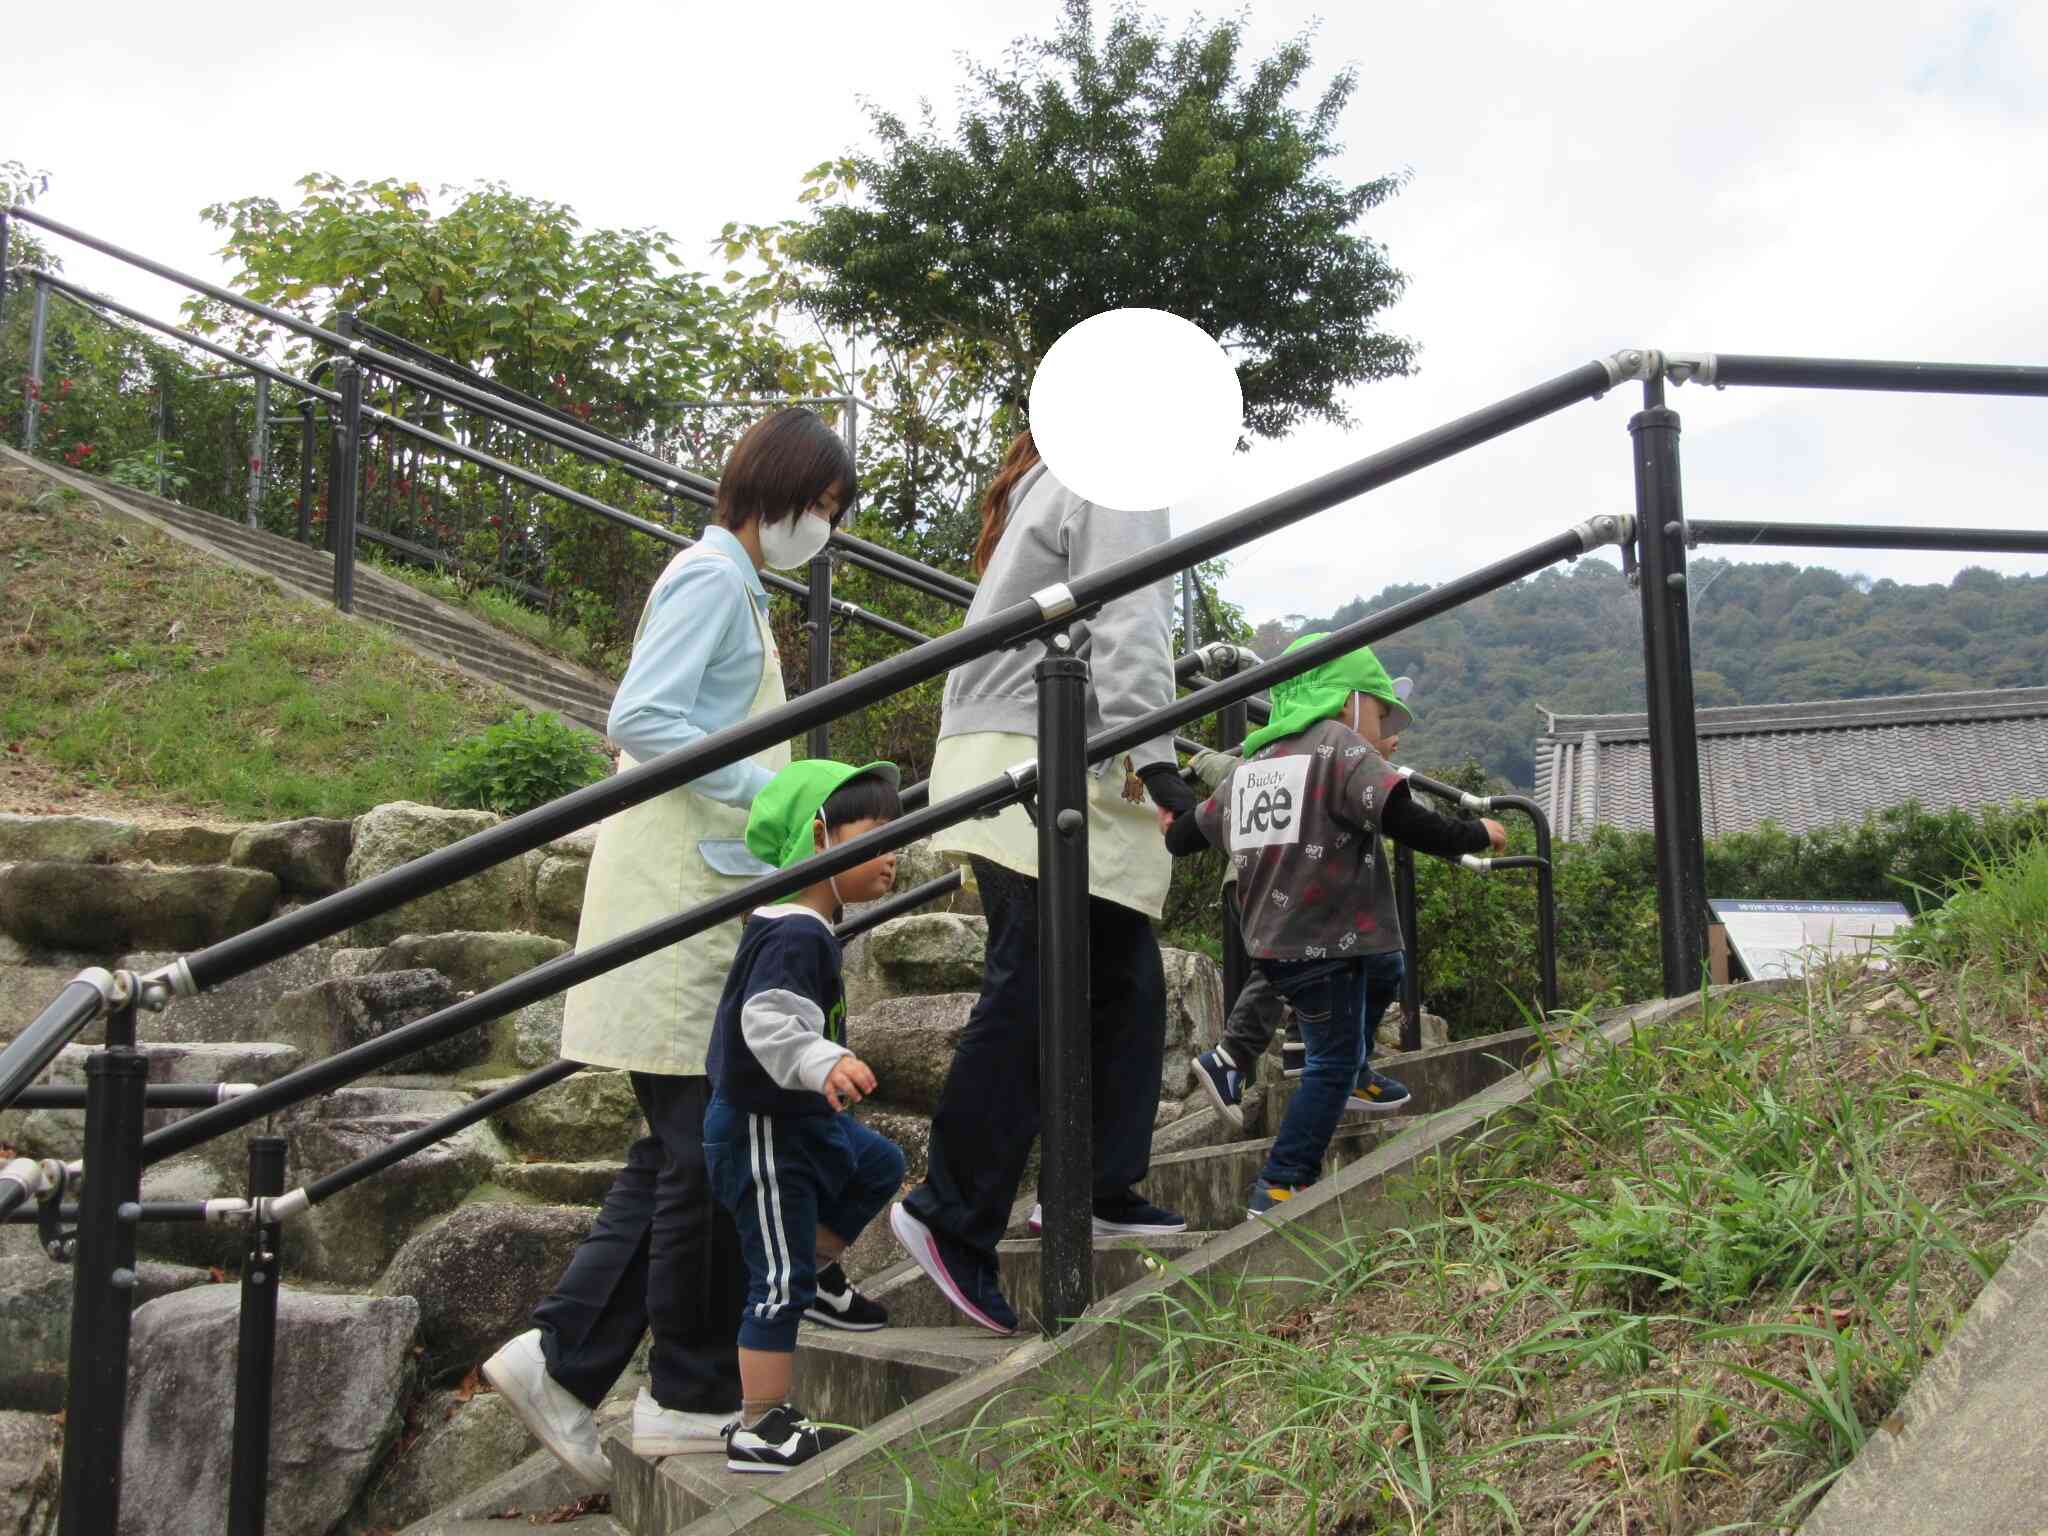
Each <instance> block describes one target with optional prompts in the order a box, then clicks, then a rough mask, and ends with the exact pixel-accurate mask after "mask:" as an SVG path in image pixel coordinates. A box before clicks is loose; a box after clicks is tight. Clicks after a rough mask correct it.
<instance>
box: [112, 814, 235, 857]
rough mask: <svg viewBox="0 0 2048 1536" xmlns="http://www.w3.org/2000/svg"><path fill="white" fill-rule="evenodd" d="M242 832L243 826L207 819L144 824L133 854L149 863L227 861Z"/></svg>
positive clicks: (138, 834)
mask: <svg viewBox="0 0 2048 1536" xmlns="http://www.w3.org/2000/svg"><path fill="white" fill-rule="evenodd" d="M239 835H240V829H239V828H236V827H229V826H217V825H211V824H208V823H204V822H188V823H186V824H184V825H182V826H172V827H143V828H141V829H140V830H139V831H138V833H137V836H136V839H135V852H134V854H133V855H132V857H133V858H135V859H138V860H141V861H142V862H144V863H147V864H225V863H227V862H228V853H229V850H231V849H232V848H233V847H234V846H235V839H236V837H238V836H239Z"/></svg>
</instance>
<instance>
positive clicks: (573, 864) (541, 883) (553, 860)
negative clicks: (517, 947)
mask: <svg viewBox="0 0 2048 1536" xmlns="http://www.w3.org/2000/svg"><path fill="white" fill-rule="evenodd" d="M527 857H528V858H529V859H530V860H531V861H532V870H533V923H534V926H535V927H536V928H538V929H539V930H540V931H541V932H542V933H545V934H550V935H552V936H553V937H555V938H558V939H567V940H568V941H569V942H571V943H574V942H575V939H576V928H577V925H578V924H580V923H581V922H582V921H583V889H584V887H585V886H586V885H587V884H588V883H589V881H590V859H589V856H588V855H585V856H584V857H582V858H570V857H566V856H564V855H562V854H556V853H542V852H541V851H540V850H538V849H536V850H535V852H534V853H532V854H529V855H528V856H527Z"/></svg>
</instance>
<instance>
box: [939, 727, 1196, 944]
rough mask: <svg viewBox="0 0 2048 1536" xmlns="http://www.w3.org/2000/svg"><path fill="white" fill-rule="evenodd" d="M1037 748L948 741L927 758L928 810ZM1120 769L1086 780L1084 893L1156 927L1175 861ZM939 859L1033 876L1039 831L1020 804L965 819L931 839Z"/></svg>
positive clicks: (990, 735) (1021, 739)
mask: <svg viewBox="0 0 2048 1536" xmlns="http://www.w3.org/2000/svg"><path fill="white" fill-rule="evenodd" d="M1037 758H1038V742H1037V741H1036V739H1034V738H1033V737H1030V736H1025V735H1022V734H1019V733H1017V732H1012V731H970V732H968V733H966V734H964V735H960V736H948V737H946V738H945V739H944V740H942V741H941V742H940V743H939V746H938V751H937V753H936V754H935V755H934V757H933V759H932V789H931V803H932V804H933V805H937V804H938V803H939V802H940V801H941V800H945V799H947V798H949V797H951V796H953V795H957V794H959V793H960V792H961V791H962V790H966V789H973V788H974V787H975V786H976V785H979V784H985V783H987V782H988V781H989V780H990V779H999V778H1001V777H1002V776H1003V773H1004V771H1005V770H1006V769H1008V768H1011V767H1014V766H1015V765H1016V764H1018V763H1021V762H1025V761H1036V760H1037ZM1123 789H1124V775H1123V768H1122V765H1121V764H1118V765H1117V766H1116V767H1114V768H1113V769H1101V770H1096V769H1091V770H1090V771H1089V774H1088V894H1089V895H1091V896H1100V897H1101V898H1102V899H1103V900H1105V901H1113V902H1115V903H1116V904H1117V905H1118V906H1120V907H1130V908H1131V909H1132V910H1134V911H1138V912H1142V913H1144V914H1145V915H1146V916H1147V917H1149V918H1151V919H1152V920H1153V921H1154V922H1157V921H1158V920H1159V915H1160V914H1161V913H1162V912H1164V911H1165V910H1166V887H1167V884H1168V882H1169V881H1170V880H1171V879H1172V878H1173V856H1172V855H1171V854H1169V853H1168V852H1167V851H1166V839H1165V838H1163V837H1162V836H1160V834H1159V811H1158V808H1157V807H1155V806H1154V805H1153V804H1152V800H1151V797H1150V796H1149V795H1148V796H1147V797H1146V798H1144V799H1143V800H1139V801H1137V802H1136V803H1133V802H1131V801H1129V800H1126V799H1125V798H1124V795H1123ZM932 846H933V847H934V848H936V849H937V850H938V851H939V852H941V853H947V854H954V855H960V854H971V855H973V856H974V857H975V858H981V859H987V860H988V861H989V862H990V863H992V864H1000V865H1002V866H1003V867H1004V868H1005V869H1014V870H1015V871H1016V872H1017V873H1018V874H1020V875H1030V876H1031V877H1033V878H1034V879H1036V878H1037V875H1038V828H1037V827H1036V826H1034V825H1032V822H1031V818H1030V817H1028V816H1026V815H1025V814H1024V808H1023V807H1022V806H1021V805H1011V806H1005V807H1004V808H1003V809H1002V810H1001V811H999V812H997V813H996V814H995V815H994V816H991V817H986V818H978V817H970V818H969V819H968V820H966V821H961V822H955V823H954V824H953V825H952V826H950V827H948V828H946V829H945V830H944V831H943V832H935V833H933V834H932Z"/></svg>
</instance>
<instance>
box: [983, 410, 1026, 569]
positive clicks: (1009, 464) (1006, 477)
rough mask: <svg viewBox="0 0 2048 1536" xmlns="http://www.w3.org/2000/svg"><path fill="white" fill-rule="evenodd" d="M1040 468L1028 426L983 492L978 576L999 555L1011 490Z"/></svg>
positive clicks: (1020, 434)
mask: <svg viewBox="0 0 2048 1536" xmlns="http://www.w3.org/2000/svg"><path fill="white" fill-rule="evenodd" d="M1037 467H1038V444H1037V443H1035V442H1033V441H1032V440H1031V429H1030V428H1029V427H1026V428H1025V429H1024V430H1023V431H1022V432H1019V433H1018V434H1017V440H1016V441H1015V442H1013V443H1011V444H1010V451H1009V452H1008V453H1006V454H1004V455H1003V462H1002V463H1001V464H1000V465H998V466H997V467H996V477H995V479H993V480H991V481H989V483H988V489H987V490H986V491H984V492H982V495H981V537H980V538H978V539H976V540H975V541H974V574H975V575H977V576H982V575H986V574H987V572H988V563H989V561H991V560H993V559H994V558H995V557H996V545H997V544H998V543H1000V542H1001V541H1002V537H1003V530H1004V529H1005V528H1006V527H1008V526H1009V523H1010V492H1012V491H1014V490H1015V489H1016V488H1017V482H1018V481H1019V480H1022V479H1023V478H1024V477H1025V476H1026V475H1028V474H1030V473H1031V471H1032V470H1034V469H1036V468H1037Z"/></svg>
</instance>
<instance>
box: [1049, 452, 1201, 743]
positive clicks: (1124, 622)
mask: <svg viewBox="0 0 2048 1536" xmlns="http://www.w3.org/2000/svg"><path fill="white" fill-rule="evenodd" d="M1061 494H1062V495H1063V496H1066V497H1067V498H1068V499H1069V501H1070V502H1071V510H1069V511H1068V512H1067V513H1066V515H1065V518H1064V519H1063V521H1062V523H1061V534H1062V536H1063V537H1064V538H1065V540H1066V545H1067V571H1068V575H1069V578H1070V579H1071V578H1072V577H1076V576H1088V575H1092V574H1094V573H1095V572H1096V571H1099V570H1101V569H1102V568H1103V567H1105V566H1110V565H1115V564H1116V563H1117V562H1118V561H1120V560H1123V559H1126V558H1128V557H1129V556H1131V555H1137V554H1142V553H1144V552H1145V551H1146V550H1148V549H1152V548H1154V547H1156V546H1157V545H1160V544H1163V543H1165V542H1166V540H1167V539H1168V538H1169V537H1171V533H1172V530H1171V529H1169V528H1168V526H1167V521H1166V509H1165V508H1164V507H1160V508H1157V509H1155V510H1153V511H1149V512H1117V511H1112V510H1111V509H1110V508H1107V507H1098V506H1096V505H1094V504H1093V503H1091V502H1086V501H1082V500H1081V499H1080V498H1079V497H1076V496H1073V495H1072V493H1071V492H1067V491H1062V492H1061ZM1077 627H1078V628H1080V629H1081V630H1082V633H1081V634H1080V635H1077V636H1076V638H1077V639H1079V640H1082V641H1083V642H1084V643H1085V644H1086V646H1087V657H1088V670H1089V676H1090V678H1091V679H1092V687H1093V690H1094V694H1095V705H1096V708H1097V709H1098V710H1099V711H1100V712H1101V717H1102V725H1103V728H1104V729H1106V730H1113V729H1114V728H1115V727H1117V726H1119V725H1128V724H1130V722H1131V721H1133V720H1135V719H1137V718H1138V717H1139V716H1140V715H1144V714H1149V713H1150V712H1151V711H1153V710H1155V709H1163V708H1165V707H1166V706H1167V705H1168V704H1171V703H1172V702H1173V694H1174V684H1173V650H1172V647H1173V597H1172V594H1171V592H1169V591H1168V589H1167V584H1166V583H1165V582H1154V583H1153V584H1152V585H1151V586H1149V587H1141V588H1139V589H1138V590H1137V591H1136V592H1133V593H1130V594H1129V595H1128V596H1125V597H1120V598H1118V599H1117V600H1116V601H1115V602H1113V603H1105V604H1103V606H1102V611H1101V612H1100V613H1098V614H1096V615H1095V617H1094V618H1092V619H1090V620H1088V621H1087V623H1086V624H1085V625H1082V626H1077ZM1175 761H1176V759H1175V757H1174V755H1173V738H1172V737H1171V736H1155V737H1154V738H1153V739H1152V740H1150V741H1147V742H1145V743H1143V744H1142V745H1140V746H1139V747H1137V748H1136V749H1134V750H1133V751H1132V753H1131V765H1132V766H1133V767H1134V768H1137V769H1140V770H1143V769H1145V768H1149V767H1152V766H1153V765H1154V764H1159V763H1163V764H1165V765H1167V766H1168V767H1172V766H1173V765H1174V763H1175Z"/></svg>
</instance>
